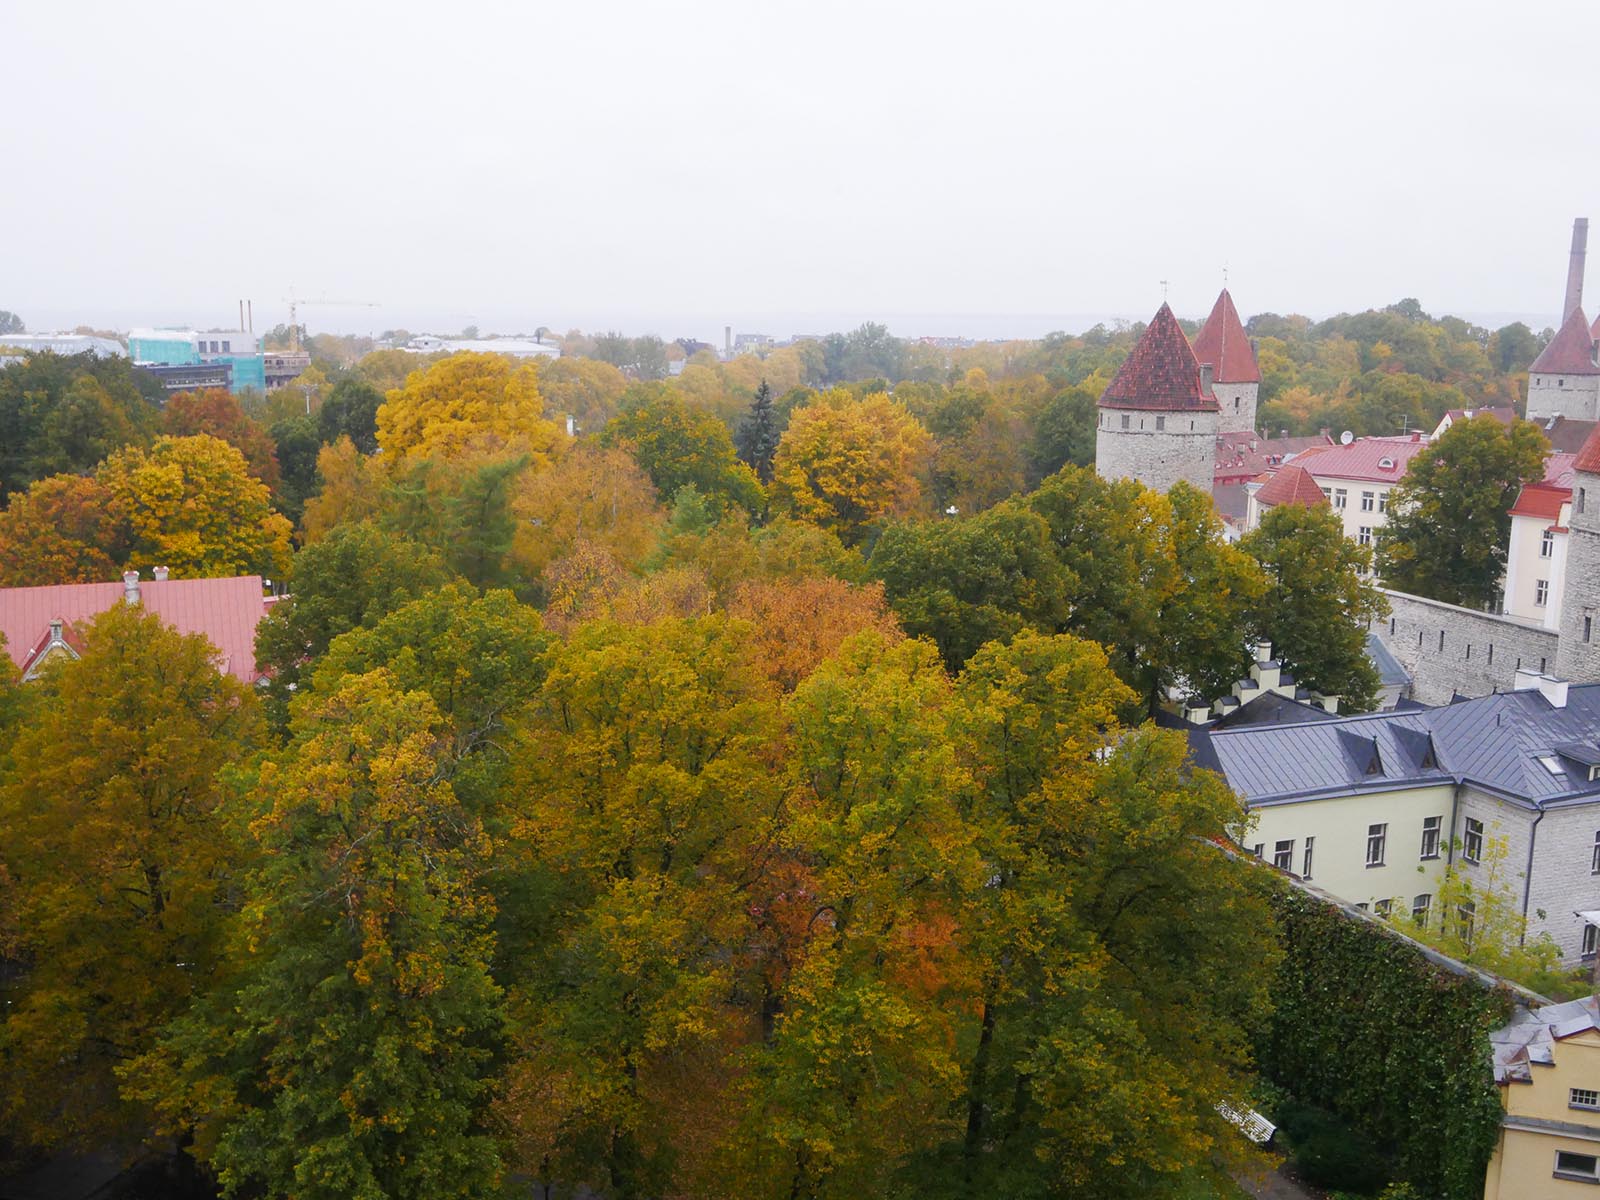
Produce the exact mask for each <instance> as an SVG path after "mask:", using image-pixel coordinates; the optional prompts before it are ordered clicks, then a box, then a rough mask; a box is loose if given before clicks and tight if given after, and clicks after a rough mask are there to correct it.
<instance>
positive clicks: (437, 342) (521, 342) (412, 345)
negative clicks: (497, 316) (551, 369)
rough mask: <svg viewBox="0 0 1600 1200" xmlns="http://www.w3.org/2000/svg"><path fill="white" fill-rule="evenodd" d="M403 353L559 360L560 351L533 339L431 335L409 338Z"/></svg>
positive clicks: (555, 347) (550, 344) (558, 347)
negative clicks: (496, 355)
mask: <svg viewBox="0 0 1600 1200" xmlns="http://www.w3.org/2000/svg"><path fill="white" fill-rule="evenodd" d="M401 349H402V350H409V351H411V353H413V354H439V353H444V354H508V355H510V356H511V357H512V358H560V357H561V347H560V346H557V345H554V344H552V343H550V342H537V341H534V340H533V339H532V338H442V337H434V336H433V334H431V333H425V334H421V335H420V336H418V337H414V338H412V339H411V340H410V341H409V342H407V343H406V344H405V345H404V346H402V347H401Z"/></svg>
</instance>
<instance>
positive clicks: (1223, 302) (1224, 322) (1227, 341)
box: [1194, 288, 1261, 383]
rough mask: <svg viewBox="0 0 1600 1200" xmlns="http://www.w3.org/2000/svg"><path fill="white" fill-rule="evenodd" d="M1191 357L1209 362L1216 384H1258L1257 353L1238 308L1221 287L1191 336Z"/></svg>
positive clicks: (1198, 360)
mask: <svg viewBox="0 0 1600 1200" xmlns="http://www.w3.org/2000/svg"><path fill="white" fill-rule="evenodd" d="M1194 356H1195V360H1196V361H1197V362H1203V363H1210V364H1211V366H1212V368H1213V373H1212V376H1211V377H1212V379H1213V380H1214V381H1216V382H1217V383H1260V382H1261V368H1260V367H1259V366H1257V365H1256V352H1255V350H1253V349H1252V348H1251V346H1250V339H1249V337H1247V336H1246V335H1245V332H1244V325H1243V324H1241V323H1240V321H1239V310H1238V309H1236V308H1234V306H1233V297H1232V296H1230V295H1228V289H1227V288H1223V289H1222V294H1221V295H1220V296H1218V297H1217V303H1216V304H1215V305H1214V306H1213V307H1212V309H1211V315H1210V316H1209V317H1207V318H1206V323H1205V324H1204V325H1202V326H1201V327H1200V333H1199V336H1197V337H1196V338H1195V339H1194Z"/></svg>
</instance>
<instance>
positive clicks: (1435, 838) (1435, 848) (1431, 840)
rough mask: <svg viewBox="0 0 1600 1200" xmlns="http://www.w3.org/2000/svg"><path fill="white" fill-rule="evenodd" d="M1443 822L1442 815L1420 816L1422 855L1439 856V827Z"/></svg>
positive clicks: (1425, 856) (1424, 856)
mask: <svg viewBox="0 0 1600 1200" xmlns="http://www.w3.org/2000/svg"><path fill="white" fill-rule="evenodd" d="M1443 823H1444V818H1443V817H1423V818H1422V857H1423V858H1438V857H1439V827H1440V826H1441V825H1442V824H1443Z"/></svg>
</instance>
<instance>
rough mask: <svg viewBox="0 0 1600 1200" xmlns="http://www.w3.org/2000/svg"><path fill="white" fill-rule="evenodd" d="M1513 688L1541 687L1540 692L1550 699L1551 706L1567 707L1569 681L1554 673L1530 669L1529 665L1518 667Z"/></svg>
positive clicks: (1529, 688)
mask: <svg viewBox="0 0 1600 1200" xmlns="http://www.w3.org/2000/svg"><path fill="white" fill-rule="evenodd" d="M1511 686H1512V689H1513V690H1514V691H1518V692H1525V691H1530V690H1532V689H1533V688H1538V689H1539V694H1540V695H1541V696H1543V697H1544V698H1545V699H1546V700H1548V701H1550V707H1551V708H1565V707H1566V706H1567V681H1566V680H1565V679H1557V678H1556V677H1555V676H1554V675H1545V674H1543V673H1541V672H1539V671H1530V670H1529V669H1528V668H1527V667H1518V668H1517V673H1516V676H1515V679H1514V681H1513V683H1512V685H1511Z"/></svg>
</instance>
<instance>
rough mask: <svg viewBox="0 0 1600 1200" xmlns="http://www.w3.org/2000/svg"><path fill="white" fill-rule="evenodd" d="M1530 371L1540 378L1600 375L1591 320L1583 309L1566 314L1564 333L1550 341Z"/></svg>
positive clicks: (1534, 361) (1558, 334)
mask: <svg viewBox="0 0 1600 1200" xmlns="http://www.w3.org/2000/svg"><path fill="white" fill-rule="evenodd" d="M1528 370H1529V371H1536V372H1538V373H1539V374H1541V375H1600V367H1597V366H1595V365H1594V338H1593V336H1592V335H1591V334H1590V332H1589V318H1588V317H1586V316H1584V315H1583V309H1581V308H1575V309H1573V310H1572V312H1571V313H1569V314H1568V315H1567V319H1566V320H1565V321H1563V322H1562V323H1561V331H1560V332H1559V333H1557V334H1556V336H1555V337H1553V338H1551V339H1550V344H1549V345H1548V346H1546V347H1545V348H1544V350H1543V352H1541V353H1540V355H1539V357H1538V358H1536V359H1534V360H1533V365H1532V366H1531V367H1529V368H1528Z"/></svg>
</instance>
